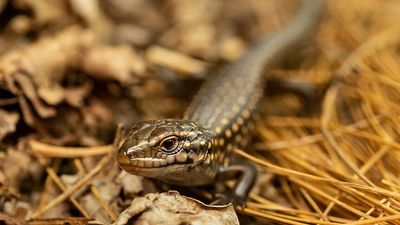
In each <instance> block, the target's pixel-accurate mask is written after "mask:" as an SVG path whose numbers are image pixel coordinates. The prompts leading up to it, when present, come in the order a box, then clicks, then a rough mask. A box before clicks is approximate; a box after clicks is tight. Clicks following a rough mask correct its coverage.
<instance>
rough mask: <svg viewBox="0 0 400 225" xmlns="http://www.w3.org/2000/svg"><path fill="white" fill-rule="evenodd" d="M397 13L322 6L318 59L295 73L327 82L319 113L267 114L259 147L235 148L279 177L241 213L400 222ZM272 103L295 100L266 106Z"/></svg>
mask: <svg viewBox="0 0 400 225" xmlns="http://www.w3.org/2000/svg"><path fill="white" fill-rule="evenodd" d="M383 3H384V4H383ZM399 10H400V4H399V2H398V1H385V2H383V1H329V4H328V14H327V15H326V17H325V19H324V21H323V23H322V25H321V29H320V32H319V33H318V34H317V40H318V42H319V47H320V49H321V50H322V54H321V56H320V57H319V58H318V59H317V61H316V62H315V63H314V64H313V65H312V66H311V68H307V69H306V70H305V71H301V74H302V75H304V77H306V78H308V79H310V80H311V81H314V83H316V84H317V83H321V80H323V79H325V78H327V79H333V80H334V82H333V83H332V85H331V86H330V87H329V89H328V90H327V93H326V95H325V97H324V99H323V101H322V110H321V113H320V114H318V115H316V116H315V117H313V118H308V119H305V118H295V117H291V116H287V117H277V116H274V117H272V116H268V113H265V114H264V117H263V118H264V120H263V121H262V122H261V123H259V124H258V136H259V138H260V139H261V140H262V141H263V143H264V144H263V145H264V146H263V147H264V148H265V150H264V151H263V152H259V154H258V155H256V156H255V155H250V154H248V153H245V152H244V151H242V150H237V153H239V154H240V155H242V156H244V157H246V158H249V159H250V160H252V161H254V162H256V163H257V164H258V165H260V169H261V170H262V171H263V172H265V173H272V174H274V175H276V177H275V178H274V179H276V181H277V185H275V186H274V187H273V189H274V193H275V194H273V195H268V194H265V192H260V193H261V194H253V195H252V196H251V203H249V204H248V208H245V209H242V210H241V211H242V212H243V213H245V214H249V215H254V216H256V217H261V218H265V219H268V220H271V221H275V222H281V223H284V224H342V223H346V224H376V223H383V222H385V223H387V224H400V222H399V221H400V212H399V211H400V192H399V191H400V185H399V182H400V179H399V178H400V177H399V171H400V167H399V165H400V154H399V150H400V144H399V143H398V140H399V138H400V136H399V135H400V133H399V132H398V131H399V130H400V123H399V122H400V114H399V113H400V111H399V106H400V101H399V100H400V98H399V97H400V89H399V87H400V86H399V84H400V76H399V74H400V63H399V62H400V55H399V53H398V48H399V44H400V24H399V23H397V22H395V21H398V19H399V15H396V13H395V12H399ZM280 73H281V74H285V71H280ZM293 74H296V71H287V72H286V75H288V76H292V75H293ZM317 75H321V76H322V77H323V78H322V79H321V77H318V76H317ZM322 83H323V82H322ZM271 105H272V106H271ZM276 105H278V106H280V107H283V108H286V109H290V108H293V107H295V105H296V101H294V100H293V99H291V98H280V99H279V102H278V101H277V102H271V103H269V105H268V104H267V106H266V107H277V106H276ZM265 111H267V112H268V109H265Z"/></svg>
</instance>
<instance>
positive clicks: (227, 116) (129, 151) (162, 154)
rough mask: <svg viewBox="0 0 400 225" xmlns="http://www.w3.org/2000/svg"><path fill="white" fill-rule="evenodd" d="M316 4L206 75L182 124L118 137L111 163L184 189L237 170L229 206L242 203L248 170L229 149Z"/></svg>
mask: <svg viewBox="0 0 400 225" xmlns="http://www.w3.org/2000/svg"><path fill="white" fill-rule="evenodd" d="M322 5H323V1H322V0H304V3H303V5H302V7H301V9H300V10H299V12H298V14H297V16H296V18H295V19H294V20H293V21H292V23H290V24H289V25H288V26H286V27H285V28H283V29H282V30H279V31H277V32H275V33H272V34H268V35H265V36H264V37H262V38H261V39H260V40H259V41H258V42H256V43H255V44H254V45H253V46H252V47H250V48H249V49H248V51H247V52H246V53H245V54H244V55H243V56H242V57H241V58H240V59H239V60H237V61H236V62H235V63H233V64H231V65H229V66H227V67H225V68H224V69H223V70H222V71H221V72H220V73H218V74H216V75H215V76H211V77H210V79H209V80H208V81H206V83H205V84H204V85H203V86H202V88H201V89H200V91H199V93H198V94H197V96H196V97H195V99H194V100H193V102H192V104H191V106H190V107H189V108H188V110H187V111H186V113H185V115H184V117H183V119H182V120H170V119H168V120H155V121H143V122H139V123H137V124H134V125H133V126H132V127H131V128H130V130H129V132H128V133H127V134H126V135H125V137H124V138H123V141H122V144H121V146H120V148H119V149H118V152H117V157H116V159H117V161H118V163H119V164H120V166H121V167H122V168H123V169H124V170H126V171H127V172H129V173H132V174H136V175H140V176H146V177H152V178H156V179H160V180H162V181H165V182H168V183H173V184H177V185H184V186H194V185H205V184H212V183H213V182H215V181H216V179H217V178H221V177H223V174H224V173H226V172H229V173H231V172H241V173H242V176H241V180H239V181H238V182H237V185H236V188H235V190H234V192H233V196H232V197H233V198H234V199H233V200H232V201H233V202H236V203H237V202H239V203H243V202H244V201H245V199H246V198H247V195H248V192H249V191H250V189H251V187H252V186H253V184H254V180H255V178H256V171H255V169H254V166H249V165H250V164H246V165H235V164H232V163H231V162H230V161H231V160H230V159H231V158H232V157H231V155H232V152H233V149H234V148H235V147H236V146H238V145H245V144H246V140H248V135H249V133H250V131H251V129H250V128H251V127H252V126H254V125H252V120H253V119H254V113H255V112H256V111H257V106H258V103H259V102H260V99H261V98H262V93H263V87H264V85H265V80H264V79H265V78H263V76H262V71H263V70H264V69H268V68H269V67H270V66H271V65H272V64H274V63H276V62H277V61H278V59H281V58H282V57H284V56H285V54H287V53H289V50H290V49H292V48H293V47H294V46H295V45H296V44H297V43H298V42H300V41H301V40H303V39H305V38H307V36H308V34H309V33H310V32H311V31H312V30H313V28H314V27H315V26H314V25H315V24H316V22H317V21H318V19H319V15H320V13H321V8H322Z"/></svg>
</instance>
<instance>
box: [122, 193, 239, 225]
mask: <svg viewBox="0 0 400 225" xmlns="http://www.w3.org/2000/svg"><path fill="white" fill-rule="evenodd" d="M133 218H134V219H133ZM114 224H115V225H126V224H138V225H141V224H170V225H179V224H188V225H189V224H193V225H194V224H198V225H206V224H215V225H217V224H218V225H223V224H226V225H227V224H239V221H238V218H237V216H236V213H235V210H234V209H233V206H232V205H226V206H209V205H204V204H203V203H201V202H199V201H197V200H195V199H192V198H187V197H184V196H181V195H179V194H178V193H177V192H173V191H169V192H165V193H161V194H147V195H146V196H144V197H139V198H136V199H135V200H133V201H132V203H131V206H130V207H129V208H127V209H125V210H124V211H123V212H122V213H121V215H120V216H119V218H118V220H117V221H116V223H114Z"/></svg>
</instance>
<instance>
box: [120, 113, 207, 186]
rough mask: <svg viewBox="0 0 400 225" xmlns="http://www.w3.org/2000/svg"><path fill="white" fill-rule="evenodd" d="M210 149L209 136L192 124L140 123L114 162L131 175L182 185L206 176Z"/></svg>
mask: <svg viewBox="0 0 400 225" xmlns="http://www.w3.org/2000/svg"><path fill="white" fill-rule="evenodd" d="M211 148H212V134H211V132H210V131H208V130H207V129H205V128H203V127H202V126H200V125H198V124H196V123H194V122H192V121H188V120H151V121H142V122H138V123H136V124H133V125H132V126H131V127H130V129H129V130H128V132H127V134H126V135H125V136H124V138H123V140H122V142H121V144H120V147H119V148H118V150H117V154H116V159H117V161H118V163H119V165H120V167H121V168H122V169H124V170H125V171H127V172H129V173H131V174H135V175H139V176H145V177H152V178H156V179H160V180H163V181H166V182H169V183H174V184H180V185H184V184H182V183H181V182H182V181H185V182H188V180H189V181H190V180H193V182H200V183H201V181H200V180H201V179H207V177H204V176H210V174H207V173H209V172H210V171H209V164H210V150H211ZM191 185H193V184H191Z"/></svg>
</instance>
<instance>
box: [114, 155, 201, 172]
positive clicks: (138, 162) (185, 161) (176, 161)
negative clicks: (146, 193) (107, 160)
mask: <svg viewBox="0 0 400 225" xmlns="http://www.w3.org/2000/svg"><path fill="white" fill-rule="evenodd" d="M199 159H200V157H199V155H198V154H195V153H193V152H191V153H189V154H188V153H186V152H185V151H183V150H182V151H180V152H179V153H177V154H174V155H168V156H167V157H165V158H154V157H143V158H138V157H135V158H133V157H129V156H128V155H127V154H125V153H124V152H123V151H120V152H118V156H117V161H118V163H119V164H120V165H121V166H122V167H123V168H124V169H128V170H129V171H136V170H143V169H155V168H163V167H169V166H173V165H189V164H193V163H195V162H197V161H199Z"/></svg>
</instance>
